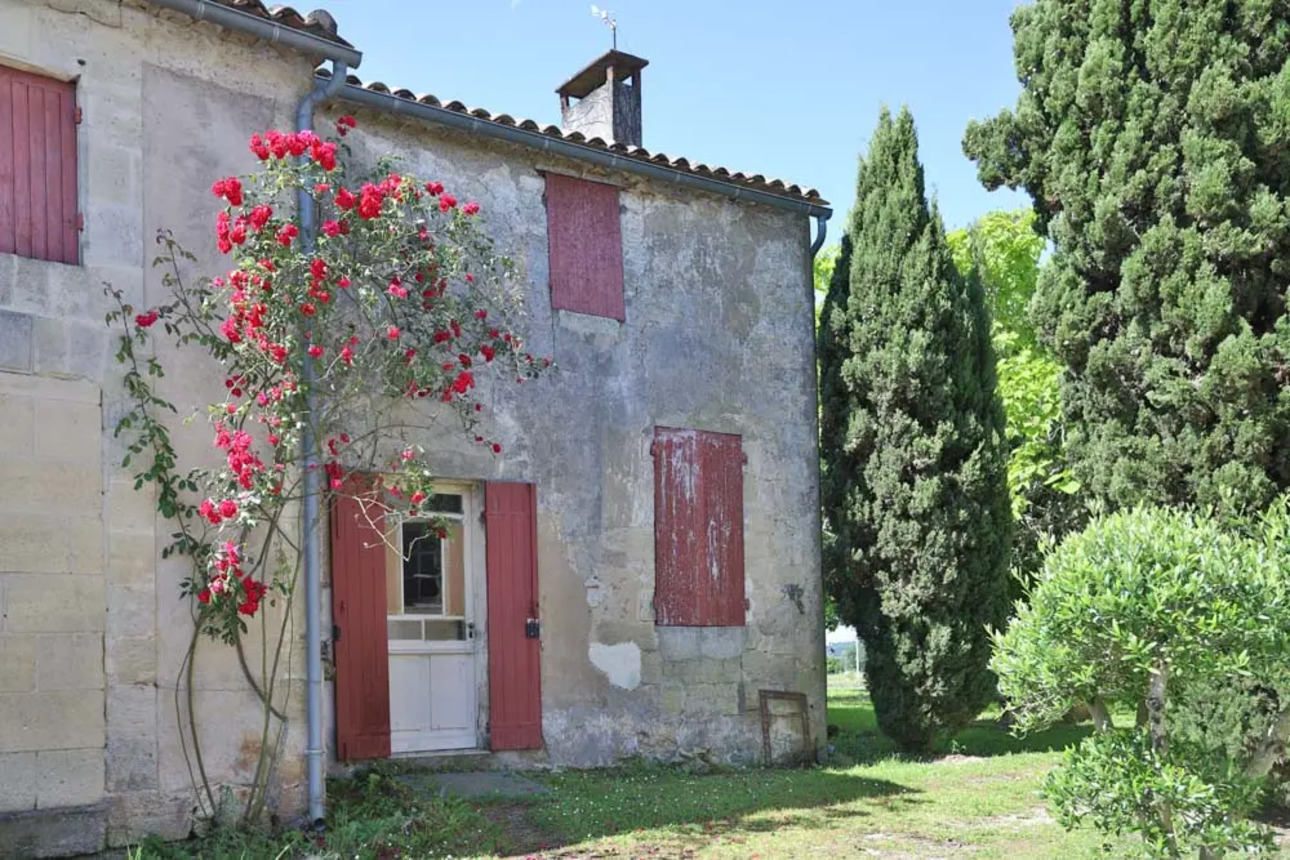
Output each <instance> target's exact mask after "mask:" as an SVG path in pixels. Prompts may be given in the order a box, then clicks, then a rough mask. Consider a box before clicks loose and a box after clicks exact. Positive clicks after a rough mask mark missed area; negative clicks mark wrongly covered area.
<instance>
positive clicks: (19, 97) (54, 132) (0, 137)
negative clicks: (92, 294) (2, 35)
mask: <svg viewBox="0 0 1290 860" xmlns="http://www.w3.org/2000/svg"><path fill="white" fill-rule="evenodd" d="M78 246H79V241H78V236H77V211H76V85H75V84H74V83H71V82H69V81H56V80H53V79H51V78H45V77H41V76H40V75H33V74H30V73H28V72H20V71H18V70H17V69H11V68H8V67H7V66H0V253H7V254H17V255H19V256H21V257H29V258H33V259H37V260H51V261H54V262H58V263H76V262H78V261H79V259H80V253H79V247H78Z"/></svg>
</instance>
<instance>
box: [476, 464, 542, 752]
mask: <svg viewBox="0 0 1290 860" xmlns="http://www.w3.org/2000/svg"><path fill="white" fill-rule="evenodd" d="M484 529H485V541H486V542H487V546H488V548H487V553H486V557H487V565H488V722H489V734H490V737H491V741H492V748H493V749H494V750H525V749H540V748H541V747H542V677H541V656H542V651H541V642H540V640H539V639H538V638H537V635H536V634H537V633H538V629H536V628H534V629H530V624H529V622H530V621H532V622H533V623H534V624H537V619H538V585H537V576H538V573H537V491H536V488H535V487H534V485H533V484H503V483H489V484H486V485H485V487H484ZM530 633H532V634H534V635H529V634H530Z"/></svg>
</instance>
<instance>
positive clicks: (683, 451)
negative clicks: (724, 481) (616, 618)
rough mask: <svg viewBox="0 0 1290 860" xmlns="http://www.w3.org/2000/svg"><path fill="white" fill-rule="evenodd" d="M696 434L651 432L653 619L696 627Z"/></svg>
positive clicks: (698, 554) (659, 429) (698, 506)
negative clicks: (652, 467) (652, 435)
mask: <svg viewBox="0 0 1290 860" xmlns="http://www.w3.org/2000/svg"><path fill="white" fill-rule="evenodd" d="M700 501H701V499H700V484H699V457H698V434H697V433H695V432H694V431H693V430H673V429H670V428H667V427H656V428H654V618H655V621H656V622H657V623H658V624H662V625H665V626H675V627H694V626H697V625H700V624H702V623H703V622H702V620H701V617H700V614H699V594H698V582H699V576H698V567H699V564H700V563H701V561H702V553H701V551H700V543H699V536H700V526H701V523H700V522H699V516H700V513H701V511H702V505H701V504H700Z"/></svg>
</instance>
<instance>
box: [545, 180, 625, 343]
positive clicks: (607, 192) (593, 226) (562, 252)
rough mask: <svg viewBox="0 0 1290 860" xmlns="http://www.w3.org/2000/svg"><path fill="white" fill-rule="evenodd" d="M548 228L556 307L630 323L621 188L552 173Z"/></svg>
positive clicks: (549, 190) (553, 304)
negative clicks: (620, 217) (624, 296)
mask: <svg viewBox="0 0 1290 860" xmlns="http://www.w3.org/2000/svg"><path fill="white" fill-rule="evenodd" d="M546 224H547V242H548V244H549V245H550V255H551V307H553V308H558V309H561V310H567V311H576V312H577V313H583V314H594V315H595V316H600V317H610V318H612V319H616V320H619V321H622V320H624V319H626V318H627V309H626V304H625V301H626V300H625V299H624V298H623V235H622V225H621V224H620V219H619V215H618V189H617V188H616V187H614V186H613V185H605V184H603V183H600V182H588V181H586V180H584V179H574V178H572V177H569V176H561V175H560V174H558V173H548V174H547V175H546Z"/></svg>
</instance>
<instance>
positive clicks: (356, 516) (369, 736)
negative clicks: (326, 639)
mask: <svg viewBox="0 0 1290 860" xmlns="http://www.w3.org/2000/svg"><path fill="white" fill-rule="evenodd" d="M360 491H361V487H357V488H356V487H355V486H354V485H353V484H352V483H351V485H350V488H349V489H347V490H346V492H354V493H355V494H357V493H358V492H360ZM373 515H374V514H373ZM331 594H332V599H331V605H332V618H333V620H334V622H335V625H336V631H337V632H338V633H339V635H338V636H337V638H336V640H335V643H334V648H335V659H336V749H337V757H338V758H339V759H340V760H341V761H354V760H357V759H369V758H388V757H389V755H390V656H389V642H388V636H387V631H386V626H385V612H386V605H385V544H384V542H383V539H382V535H381V533H380V531H379V530H378V529H376V528H374V527H373V525H372V524H371V523H370V522H369V517H368V514H365V513H364V511H363V504H362V503H361V502H359V501H357V500H355V499H351V498H345V497H338V498H337V499H336V501H335V503H334V504H333V506H332V517H331Z"/></svg>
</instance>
